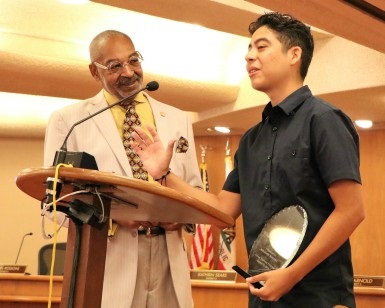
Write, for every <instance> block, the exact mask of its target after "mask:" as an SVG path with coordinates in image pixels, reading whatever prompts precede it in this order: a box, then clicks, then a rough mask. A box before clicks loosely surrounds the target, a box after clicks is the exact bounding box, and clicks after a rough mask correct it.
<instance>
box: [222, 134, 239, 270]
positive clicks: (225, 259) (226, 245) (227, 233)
mask: <svg viewBox="0 0 385 308" xmlns="http://www.w3.org/2000/svg"><path fill="white" fill-rule="evenodd" d="M233 168H234V167H233V161H232V160H231V155H230V147H229V139H227V143H226V156H225V178H227V176H228V174H229V173H230V172H231V170H233ZM218 255H219V258H218V269H219V270H229V269H231V267H232V266H233V265H235V262H236V256H235V225H234V226H232V227H228V228H226V229H223V230H222V231H221V233H220V236H219V251H218Z"/></svg>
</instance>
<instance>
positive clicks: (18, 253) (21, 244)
mask: <svg viewBox="0 0 385 308" xmlns="http://www.w3.org/2000/svg"><path fill="white" fill-rule="evenodd" d="M32 234H33V233H32V232H29V233H26V234H24V236H23V238H22V239H21V243H20V246H19V251H18V252H17V256H16V260H15V265H16V264H17V260H18V259H19V255H20V251H21V247H22V246H23V243H24V239H25V237H26V236H28V235H32Z"/></svg>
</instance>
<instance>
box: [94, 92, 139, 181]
mask: <svg viewBox="0 0 385 308" xmlns="http://www.w3.org/2000/svg"><path fill="white" fill-rule="evenodd" d="M106 106H107V103H106V100H105V99H104V95H103V91H101V92H99V94H98V95H97V96H96V97H95V100H93V101H92V104H89V105H88V112H89V113H90V114H92V113H95V112H97V111H99V110H100V109H102V108H104V107H106ZM91 120H93V121H94V123H95V125H96V126H97V127H98V130H99V132H100V135H101V137H102V138H104V139H105V140H106V142H107V143H108V144H109V146H110V150H111V152H112V154H111V155H114V156H115V157H116V158H117V160H118V161H119V164H120V165H121V167H122V169H123V170H124V172H125V174H126V175H128V176H132V171H131V167H130V164H129V163H128V159H127V156H126V152H125V150H124V147H123V144H122V140H121V139H120V136H119V133H118V132H117V127H116V123H115V121H114V118H113V116H112V114H111V111H110V110H105V111H103V112H102V113H100V114H98V115H97V116H95V117H93V118H92V119H91ZM106 151H108V149H106ZM106 155H108V154H106Z"/></svg>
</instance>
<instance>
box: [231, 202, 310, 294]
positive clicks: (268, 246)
mask: <svg viewBox="0 0 385 308" xmlns="http://www.w3.org/2000/svg"><path fill="white" fill-rule="evenodd" d="M307 225H308V218H307V213H306V211H305V210H304V209H303V208H302V207H301V206H299V205H291V206H288V207H285V208H284V209H282V210H281V211H279V212H278V213H276V214H275V215H273V216H272V217H271V218H270V219H269V220H268V221H267V222H266V224H265V225H264V227H263V228H262V231H261V233H260V234H259V235H258V237H257V239H256V240H255V241H254V243H253V246H252V247H251V250H250V255H249V270H248V273H245V272H244V271H243V272H241V270H239V267H237V266H235V267H233V269H234V270H236V271H237V272H238V273H239V274H240V275H242V276H243V277H245V276H246V277H247V276H255V275H258V274H261V273H263V272H267V271H271V270H274V269H279V268H284V267H286V266H288V265H289V263H290V262H291V261H292V260H293V258H294V257H295V255H296V253H297V251H298V249H299V247H300V245H301V243H302V240H303V238H304V236H305V233H306V229H307ZM246 277H245V278H246ZM255 286H256V287H261V284H258V283H257V284H255Z"/></svg>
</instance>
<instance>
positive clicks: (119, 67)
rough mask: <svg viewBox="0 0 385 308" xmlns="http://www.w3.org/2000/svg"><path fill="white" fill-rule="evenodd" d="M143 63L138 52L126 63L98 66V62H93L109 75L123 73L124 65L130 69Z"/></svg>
mask: <svg viewBox="0 0 385 308" xmlns="http://www.w3.org/2000/svg"><path fill="white" fill-rule="evenodd" d="M142 61H143V56H142V55H141V54H140V52H139V51H135V52H134V53H133V54H132V55H131V56H130V57H129V58H128V61H127V62H123V63H122V62H120V61H112V62H110V63H108V65H107V66H104V65H103V64H100V63H98V62H95V61H94V62H93V63H94V64H95V65H96V66H97V67H99V68H101V69H104V70H108V71H109V72H110V73H115V74H116V73H120V72H122V71H123V69H124V67H125V66H126V65H129V66H130V67H132V68H135V67H138V66H140V63H142Z"/></svg>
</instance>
